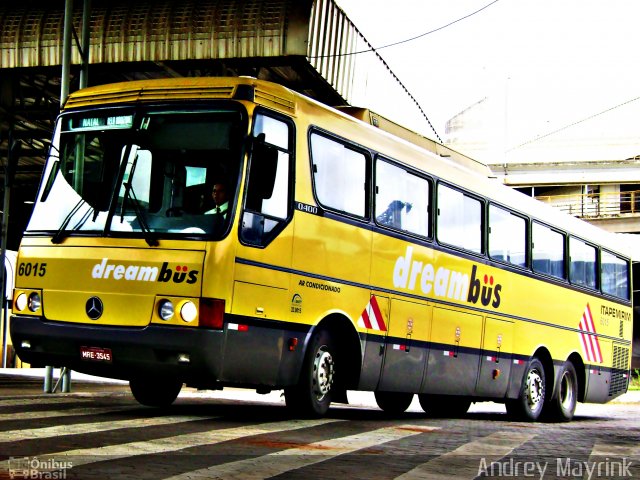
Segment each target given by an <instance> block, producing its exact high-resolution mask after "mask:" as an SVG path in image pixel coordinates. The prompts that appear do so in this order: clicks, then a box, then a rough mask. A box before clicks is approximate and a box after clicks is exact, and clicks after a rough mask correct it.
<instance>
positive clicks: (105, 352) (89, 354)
mask: <svg viewBox="0 0 640 480" xmlns="http://www.w3.org/2000/svg"><path fill="white" fill-rule="evenodd" d="M80 357H81V358H82V360H88V361H90V362H107V363H111V361H112V360H113V355H112V354H111V349H110V348H102V347H80Z"/></svg>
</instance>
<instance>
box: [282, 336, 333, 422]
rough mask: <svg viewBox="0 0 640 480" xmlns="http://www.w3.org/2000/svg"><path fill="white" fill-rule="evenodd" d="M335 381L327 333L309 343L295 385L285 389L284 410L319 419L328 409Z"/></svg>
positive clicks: (329, 340)
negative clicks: (285, 407)
mask: <svg viewBox="0 0 640 480" xmlns="http://www.w3.org/2000/svg"><path fill="white" fill-rule="evenodd" d="M335 379H336V348H335V343H334V341H333V339H332V338H331V335H330V334H329V332H328V331H327V330H324V329H322V330H319V331H317V332H316V333H315V334H314V335H313V338H312V339H311V342H310V343H309V347H308V349H307V354H306V356H305V360H304V364H303V365H302V372H301V374H300V379H299V381H298V384H297V385H294V386H291V387H287V388H285V389H284V399H285V402H286V404H287V407H288V408H289V409H291V410H292V411H293V412H295V413H296V414H297V415H300V416H304V417H321V416H323V415H324V414H326V413H327V410H329V406H330V405H331V393H332V389H333V387H334V383H335Z"/></svg>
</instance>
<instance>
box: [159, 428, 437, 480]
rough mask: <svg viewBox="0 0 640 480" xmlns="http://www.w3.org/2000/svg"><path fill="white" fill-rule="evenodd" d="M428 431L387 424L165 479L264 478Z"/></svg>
mask: <svg viewBox="0 0 640 480" xmlns="http://www.w3.org/2000/svg"><path fill="white" fill-rule="evenodd" d="M425 431H427V429H425V428H424V427H416V426H412V425H402V426H397V427H385V428H381V429H378V430H374V431H372V432H366V433H358V434H355V435H349V436H347V437H341V438H335V439H331V440H324V441H321V442H315V443H310V444H307V445H303V446H301V447H298V448H289V449H286V450H280V451H278V452H274V453H271V454H269V455H264V456H261V457H257V458H252V459H248V460H239V461H236V462H228V463H225V464H222V465H215V466H212V467H209V468H204V469H201V470H196V471H191V472H188V473H184V474H182V475H177V476H174V477H169V478H168V479H165V480H185V479H196V478H207V479H224V480H235V479H237V480H261V479H265V478H269V477H273V476H276V475H280V474H282V473H286V472H288V471H291V470H295V469H298V468H302V467H307V466H309V465H313V464H316V463H320V462H324V461H326V460H329V459H332V458H334V457H337V456H339V455H344V454H347V453H352V452H355V451H357V450H362V449H365V448H370V447H373V446H378V445H381V444H383V443H387V442H392V441H394V440H400V439H403V438H406V437H410V436H413V435H419V434H420V433H423V432H425Z"/></svg>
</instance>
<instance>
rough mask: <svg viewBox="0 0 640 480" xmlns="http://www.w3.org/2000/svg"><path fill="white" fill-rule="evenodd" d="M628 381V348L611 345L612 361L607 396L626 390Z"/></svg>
mask: <svg viewBox="0 0 640 480" xmlns="http://www.w3.org/2000/svg"><path fill="white" fill-rule="evenodd" d="M628 382H629V349H628V348H626V347H621V346H618V345H614V346H613V362H612V370H611V383H609V396H610V397H612V396H614V395H617V394H619V393H623V392H626V391H627V383H628Z"/></svg>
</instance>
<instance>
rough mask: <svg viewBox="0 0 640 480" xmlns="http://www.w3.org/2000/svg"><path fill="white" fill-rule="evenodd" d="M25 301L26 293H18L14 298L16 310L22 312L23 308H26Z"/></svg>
mask: <svg viewBox="0 0 640 480" xmlns="http://www.w3.org/2000/svg"><path fill="white" fill-rule="evenodd" d="M27 303H28V300H27V294H26V293H21V294H20V295H18V298H16V310H18V311H19V312H22V311H23V310H24V309H25V308H27Z"/></svg>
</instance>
